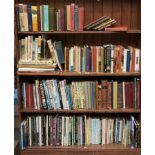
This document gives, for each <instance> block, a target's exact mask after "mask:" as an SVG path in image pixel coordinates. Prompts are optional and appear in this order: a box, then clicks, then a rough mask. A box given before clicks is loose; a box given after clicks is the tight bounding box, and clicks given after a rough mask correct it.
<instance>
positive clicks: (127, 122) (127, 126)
mask: <svg viewBox="0 0 155 155" xmlns="http://www.w3.org/2000/svg"><path fill="white" fill-rule="evenodd" d="M128 124H129V121H128V120H127V121H126V144H127V145H128V130H129V129H128V128H129V125H128Z"/></svg>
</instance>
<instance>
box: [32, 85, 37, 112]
mask: <svg viewBox="0 0 155 155" xmlns="http://www.w3.org/2000/svg"><path fill="white" fill-rule="evenodd" d="M35 89H36V88H35V85H33V99H34V109H35V110H37V101H36V90H35Z"/></svg>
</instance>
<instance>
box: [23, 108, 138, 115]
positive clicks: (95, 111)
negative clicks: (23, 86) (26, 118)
mask: <svg viewBox="0 0 155 155" xmlns="http://www.w3.org/2000/svg"><path fill="white" fill-rule="evenodd" d="M20 112H21V113H37V114H40V113H51V114H52V113H55V114H61V113H67V114H103V113H126V114H127V113H129V114H130V113H140V110H134V109H117V110H113V109H101V110H90V109H78V110H64V109H63V110H26V109H23V110H20Z"/></svg>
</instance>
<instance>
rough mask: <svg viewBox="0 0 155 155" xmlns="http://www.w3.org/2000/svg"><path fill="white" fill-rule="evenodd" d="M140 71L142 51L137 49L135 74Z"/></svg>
mask: <svg viewBox="0 0 155 155" xmlns="http://www.w3.org/2000/svg"><path fill="white" fill-rule="evenodd" d="M139 71H140V49H138V48H135V72H139Z"/></svg>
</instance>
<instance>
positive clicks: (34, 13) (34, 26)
mask: <svg viewBox="0 0 155 155" xmlns="http://www.w3.org/2000/svg"><path fill="white" fill-rule="evenodd" d="M31 10H32V31H38V15H37V10H38V8H37V6H31Z"/></svg>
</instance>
